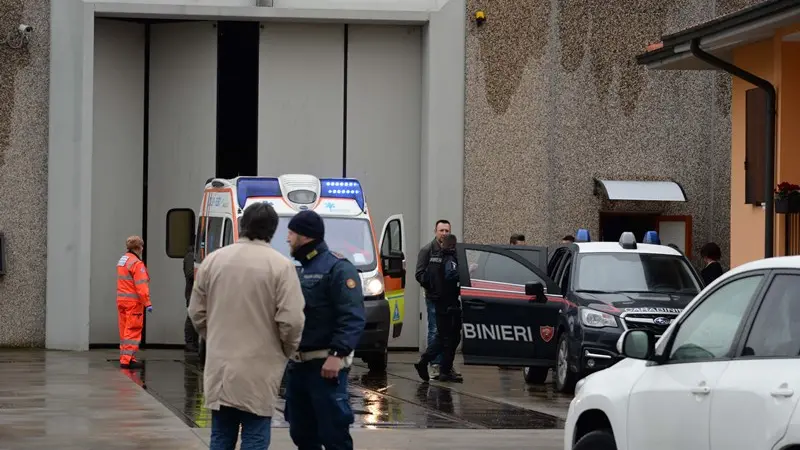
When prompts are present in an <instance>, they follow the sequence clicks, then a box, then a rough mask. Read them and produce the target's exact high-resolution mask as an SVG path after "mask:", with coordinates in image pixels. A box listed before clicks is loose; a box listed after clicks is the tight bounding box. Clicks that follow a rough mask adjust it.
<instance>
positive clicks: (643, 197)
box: [594, 179, 686, 202]
mask: <svg viewBox="0 0 800 450" xmlns="http://www.w3.org/2000/svg"><path fill="white" fill-rule="evenodd" d="M594 181H595V193H598V192H602V193H604V194H605V196H606V198H608V199H609V200H613V201H619V200H622V201H651V202H685V201H686V194H684V192H683V188H681V186H680V185H679V184H678V183H676V182H674V181H628V180H598V179H595V180H594Z"/></svg>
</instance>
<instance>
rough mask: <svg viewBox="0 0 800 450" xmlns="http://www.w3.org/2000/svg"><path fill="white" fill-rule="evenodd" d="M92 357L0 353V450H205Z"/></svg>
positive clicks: (129, 383) (168, 413) (167, 414)
mask: <svg viewBox="0 0 800 450" xmlns="http://www.w3.org/2000/svg"><path fill="white" fill-rule="evenodd" d="M100 356H101V357H98V354H93V353H92V352H84V353H72V352H54V351H41V350H34V351H7V350H0V449H3V450H6V449H8V450H17V449H20V450H22V449H37V450H41V449H50V448H53V449H56V448H57V449H82V450H94V449H98V450H99V449H110V448H113V449H145V448H146V449H165V450H166V449H174V450H184V449H185V450H192V449H202V448H208V446H207V445H206V444H205V443H204V442H203V440H202V439H200V438H199V437H198V436H197V435H196V434H195V433H193V432H192V430H191V429H190V428H189V427H187V426H186V425H185V424H184V423H183V422H181V421H180V420H179V419H178V418H177V417H176V416H175V415H174V414H173V413H172V412H171V411H170V410H169V409H167V408H166V407H165V406H164V405H163V404H161V403H160V402H159V401H158V400H156V399H155V398H153V397H152V396H150V395H149V394H148V393H147V392H145V391H144V390H142V389H141V387H140V386H138V385H137V384H136V382H135V381H132V379H131V378H130V377H129V376H128V374H126V373H124V371H121V370H120V369H115V368H114V367H113V366H111V365H109V364H108V363H107V362H106V361H105V359H104V358H102V355H100Z"/></svg>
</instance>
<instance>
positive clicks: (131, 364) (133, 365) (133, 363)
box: [119, 361, 144, 370]
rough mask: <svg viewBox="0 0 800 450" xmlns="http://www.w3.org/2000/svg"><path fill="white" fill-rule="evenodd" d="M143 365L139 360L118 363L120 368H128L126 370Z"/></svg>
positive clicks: (139, 367)
mask: <svg viewBox="0 0 800 450" xmlns="http://www.w3.org/2000/svg"><path fill="white" fill-rule="evenodd" d="M143 367H144V364H142V363H141V362H139V361H131V362H130V363H128V364H120V365H119V368H120V369H128V370H134V369H141V368H143Z"/></svg>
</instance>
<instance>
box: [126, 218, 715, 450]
mask: <svg viewBox="0 0 800 450" xmlns="http://www.w3.org/2000/svg"><path fill="white" fill-rule="evenodd" d="M277 227H278V215H277V213H276V212H275V210H274V209H273V208H272V206H271V205H269V204H267V203H256V204H254V205H251V206H249V207H248V208H247V209H246V210H245V211H244V214H243V216H242V220H241V230H240V236H241V239H240V240H239V241H238V242H236V243H235V244H232V245H229V246H226V247H223V248H221V249H218V250H216V251H214V252H213V253H211V254H209V255H208V256H207V257H206V258H205V260H204V261H203V263H202V264H201V265H200V267H199V269H198V270H197V273H196V276H195V273H194V260H193V257H192V256H191V253H192V252H189V253H187V257H186V259H185V260H184V271H185V276H186V279H187V291H186V297H187V310H188V319H187V323H186V330H185V331H186V338H187V344H188V345H187V347H191V348H190V349H196V347H197V341H198V335H199V336H200V337H202V338H203V339H204V341H205V342H207V348H206V354H207V356H206V363H205V371H204V388H205V389H204V392H205V400H206V404H205V406H206V407H207V408H209V409H211V410H212V434H211V449H212V450H217V449H219V450H222V449H234V448H235V447H236V443H237V440H238V438H239V433H240V430H241V439H242V443H241V448H242V449H243V450H247V449H265V448H268V447H269V442H270V425H271V417H272V415H273V412H274V408H275V403H276V402H277V399H278V390H279V388H280V384H281V381H282V379H283V377H284V375H286V376H287V389H286V409H285V412H284V415H285V417H286V419H287V421H288V422H289V425H290V435H291V437H292V440H293V441H294V443H295V445H297V447H298V448H299V449H321V448H322V447H323V446H324V448H326V449H328V450H337V449H352V448H353V441H352V438H351V437H350V432H349V426H350V425H351V424H352V423H353V412H352V411H351V409H350V404H349V397H348V396H349V394H348V391H347V383H348V373H349V370H350V366H351V365H352V362H353V356H354V350H355V347H356V345H357V344H358V341H359V339H360V338H361V334H362V332H363V330H364V325H365V314H364V297H363V292H362V289H361V280H360V278H359V274H358V271H357V270H356V268H355V266H353V264H352V263H351V262H350V261H348V260H347V259H346V258H344V257H343V256H341V255H338V254H335V253H333V252H331V251H330V250H329V249H328V246H327V245H326V243H325V225H324V223H323V220H322V218H321V217H320V216H319V215H318V214H316V213H315V212H313V211H302V212H300V213H299V214H297V215H296V216H294V217H293V218H292V220H291V221H290V222H289V225H288V228H289V230H288V239H287V241H288V243H289V246H290V248H291V252H292V257H293V258H294V259H296V260H297V261H299V263H300V267H299V268H297V267H296V266H295V264H294V263H293V262H292V261H291V260H289V259H288V258H286V257H285V256H283V255H282V254H281V253H279V252H278V251H277V250H275V249H274V248H272V246H271V245H270V242H271V241H272V238H273V236H274V235H275V232H276V230H277ZM574 241H575V238H574V237H572V236H565V237H564V238H563V239H562V244H569V243H571V242H574ZM456 243H457V239H456V236H455V235H453V234H451V226H450V222H449V221H447V220H444V219H442V220H439V221H437V222H436V225H435V237H434V239H433V240H432V241H431V242H430V243H428V244H427V245H425V246H424V247H422V249H421V250H420V251H419V255H418V259H417V266H416V272H415V278H416V280H417V282H418V283H419V284H420V286H421V287H422V288H423V289H424V292H425V301H426V304H427V309H428V346H427V349H426V351H425V352H424V353H423V354H422V356H421V357H420V359H419V361H418V362H417V363H416V364H415V365H414V366H415V368H416V370H417V373H418V374H419V376H420V378H422V380H424V381H428V380H430V379H431V378H434V379H437V380H439V381H443V382H462V381H463V378H462V375H461V374H459V373H458V372H457V371H456V370H455V368H454V367H453V361H454V359H455V354H456V349H457V348H458V345H459V343H460V341H461V328H462V322H461V303H460V299H459V291H460V289H459V268H458V261H457V258H456V255H455V251H456ZM509 243H510V244H511V245H525V236H524V235H521V234H514V235H512V236H511V238H510V240H509ZM143 250H144V241H143V240H142V238H141V237H139V236H131V237H129V238H128V239H127V241H126V252H125V253H124V254H123V255H122V257H121V258H120V259H119V261H118V262H117V307H118V311H119V331H120V359H119V362H120V367H121V368H123V369H135V368H139V367H141V363H140V362H139V361H138V360H137V359H136V352H137V351H138V349H139V344H140V341H141V336H142V327H143V320H144V314H145V312H152V311H153V306H152V304H151V302H150V290H149V281H150V277H149V275H148V273H147V269H146V267H145V265H144V263H143V262H142V252H143ZM701 255H702V256H703V259H704V262H705V267H704V269H703V271H702V275H703V278H704V281H705V282H706V284H708V283H710V282H711V281H713V279H714V278H716V277H718V276H719V275H721V274H722V272H723V270H722V267H721V265H720V264H719V259H720V256H721V255H720V250H719V247H718V246H717V245H716V244H713V243H710V244H707V245H706V246H704V247H703V248H702V250H701ZM431 372H433V373H431Z"/></svg>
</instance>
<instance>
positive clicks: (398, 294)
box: [380, 214, 406, 338]
mask: <svg viewBox="0 0 800 450" xmlns="http://www.w3.org/2000/svg"><path fill="white" fill-rule="evenodd" d="M404 225H405V224H404V223H403V215H402V214H396V215H394V216H391V217H389V218H388V219H386V222H385V223H384V224H383V230H382V231H381V240H380V242H381V264H382V267H383V285H384V290H385V292H386V300H387V301H388V302H389V314H390V315H391V317H390V324H391V325H390V327H391V330H390V337H391V338H396V337H398V336H400V333H401V332H402V331H403V315H404V312H405V293H406V234H405V226H404Z"/></svg>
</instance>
